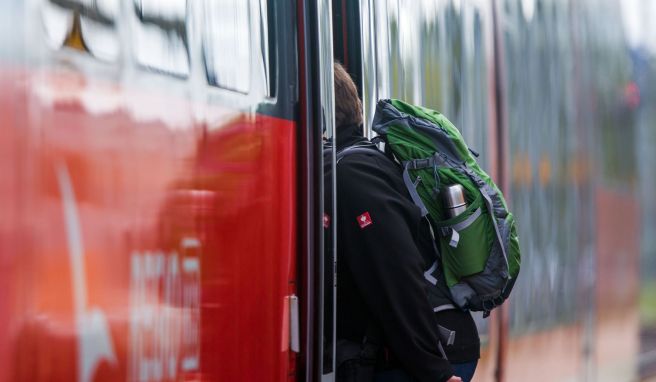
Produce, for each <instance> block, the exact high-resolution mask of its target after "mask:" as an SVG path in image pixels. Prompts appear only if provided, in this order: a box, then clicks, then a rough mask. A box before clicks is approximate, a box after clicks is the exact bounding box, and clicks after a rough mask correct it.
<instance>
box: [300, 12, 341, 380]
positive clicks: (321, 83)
mask: <svg viewBox="0 0 656 382" xmlns="http://www.w3.org/2000/svg"><path fill="white" fill-rule="evenodd" d="M331 4H332V0H318V1H308V0H305V1H304V0H299V1H298V3H297V21H298V23H297V27H298V33H297V37H298V47H299V49H298V61H299V72H298V76H299V121H300V129H299V135H298V138H299V145H298V147H299V153H298V158H299V160H298V163H299V207H300V208H299V213H300V215H299V220H298V221H299V236H298V237H299V249H300V259H299V262H298V264H299V268H298V270H299V275H300V280H301V282H300V286H301V287H300V288H299V289H300V297H301V300H300V311H301V312H300V314H301V320H300V326H301V328H300V331H301V336H300V337H301V338H300V340H301V341H300V342H301V345H300V346H301V349H300V355H301V358H300V360H299V365H298V369H299V370H298V374H297V376H298V379H299V380H301V379H305V380H306V381H334V379H335V373H334V355H335V341H334V334H335V304H336V293H335V282H334V280H335V278H334V270H335V266H334V257H332V259H333V260H332V263H333V264H332V265H333V266H332V271H330V270H327V269H326V268H327V267H329V266H330V264H327V263H326V262H325V259H326V256H331V253H332V254H334V250H335V246H334V240H332V245H331V246H330V248H328V250H327V251H326V250H325V247H324V245H325V243H326V235H330V236H331V237H333V236H334V224H333V225H331V227H332V228H331V229H328V230H326V229H324V216H325V215H326V214H327V215H328V216H334V212H335V201H334V199H333V200H331V201H329V206H330V207H329V208H328V209H329V210H330V211H324V209H325V208H324V205H325V204H324V202H325V201H324V197H325V193H324V159H323V158H324V152H325V151H324V150H329V154H330V157H331V158H334V155H335V153H334V148H330V149H328V148H327V147H325V146H324V138H325V137H326V135H330V134H332V132H333V131H334V124H335V122H334V121H335V114H334V89H333V49H332V16H331V14H332V12H331V8H332V6H331ZM334 163H335V162H334V160H333V161H332V164H331V163H328V165H329V166H334ZM334 173H335V172H334V171H332V174H333V179H334ZM333 186H334V182H333ZM333 195H334V193H333ZM326 252H329V253H326ZM328 259H329V260H330V257H328ZM330 275H332V278H333V281H332V282H329V284H330V286H329V287H328V288H330V289H331V290H327V289H328V288H326V284H325V280H326V277H331V276H330ZM326 312H330V314H326ZM328 328H330V329H329V330H327V329H328ZM326 333H328V334H329V336H330V337H331V338H330V339H327V338H326V336H325V334H326ZM326 344H331V346H330V347H329V348H328V349H326ZM326 351H328V352H329V353H330V354H329V356H328V357H325V354H324V353H325V352H326ZM328 362H330V363H331V364H330V365H328V364H327V363H328ZM324 363H326V365H324Z"/></svg>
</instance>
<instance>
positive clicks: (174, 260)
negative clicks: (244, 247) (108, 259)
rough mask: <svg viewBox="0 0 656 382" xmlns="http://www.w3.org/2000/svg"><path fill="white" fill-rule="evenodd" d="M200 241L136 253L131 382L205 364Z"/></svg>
mask: <svg viewBox="0 0 656 382" xmlns="http://www.w3.org/2000/svg"><path fill="white" fill-rule="evenodd" d="M199 251H200V242H199V241H198V240H197V239H195V238H185V239H183V240H182V241H181V244H180V248H179V252H178V251H170V252H164V251H159V250H156V251H142V252H140V251H134V252H133V253H132V256H131V282H130V342H129V347H130V350H129V365H128V373H129V374H128V375H129V378H130V379H131V380H139V381H162V380H171V379H177V377H178V376H179V374H182V373H185V372H193V371H196V370H198V368H199V366H200V365H199V364H200V354H199V352H200V327H199V326H200V258H199Z"/></svg>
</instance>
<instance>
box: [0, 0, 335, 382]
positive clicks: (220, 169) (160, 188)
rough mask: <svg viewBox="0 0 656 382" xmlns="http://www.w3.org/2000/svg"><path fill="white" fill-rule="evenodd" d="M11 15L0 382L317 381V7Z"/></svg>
mask: <svg viewBox="0 0 656 382" xmlns="http://www.w3.org/2000/svg"><path fill="white" fill-rule="evenodd" d="M6 12H7V16H6V17H7V20H12V19H13V20H21V22H20V23H17V24H13V23H12V25H13V27H14V28H15V36H14V39H15V40H16V41H18V43H17V44H9V43H6V44H5V43H3V50H4V49H5V48H8V51H7V52H6V54H3V55H2V61H1V64H0V72H2V76H1V77H0V84H1V86H2V87H3V88H4V89H5V90H6V91H3V92H2V94H0V114H1V115H2V121H1V122H0V124H1V128H0V142H2V143H0V153H2V154H0V155H1V157H2V164H1V165H0V171H1V173H2V176H1V177H0V200H2V202H0V206H2V208H1V210H2V213H1V214H0V215H1V217H0V239H1V240H0V251H1V252H0V274H1V275H2V277H1V279H2V280H3V281H2V284H3V288H1V289H2V291H1V292H0V327H1V328H2V329H0V381H10V380H12V381H13V380H15V381H28V380H29V381H46V380H48V381H52V380H57V381H73V380H77V381H117V380H134V381H172V380H208V381H209V380H222V381H236V380H243V381H263V380H272V381H273V380H275V381H283V380H295V379H296V375H297V373H313V372H314V371H312V368H313V367H315V366H313V365H315V360H312V359H310V360H307V359H306V358H298V356H297V354H299V353H300V352H301V351H302V354H304V355H308V354H313V353H312V351H308V347H312V346H315V344H314V341H313V339H314V338H321V334H317V333H316V330H317V329H316V326H315V322H316V320H315V319H314V316H313V315H314V314H315V313H314V311H315V309H316V308H315V306H314V305H313V304H315V303H314V302H313V301H315V298H316V301H321V299H320V297H321V293H322V292H321V290H315V289H314V288H315V287H318V286H320V285H322V284H321V283H320V280H315V279H314V276H313V275H315V274H316V275H320V274H322V270H321V269H318V268H317V269H316V270H315V271H313V267H320V266H322V262H315V261H314V259H313V258H310V254H312V256H314V254H315V253H316V252H315V250H318V249H320V248H322V247H321V243H320V240H321V238H320V235H319V234H321V233H322V227H321V220H320V219H319V218H317V217H319V216H321V215H320V211H319V209H318V206H321V205H322V204H321V201H320V200H319V199H318V198H317V199H316V200H315V197H314V196H313V195H314V194H315V192H316V190H317V189H319V187H320V186H321V183H320V182H321V180H322V179H321V175H320V173H319V172H317V169H318V168H320V167H319V166H320V165H321V164H320V155H319V153H320V152H321V150H320V149H319V150H316V147H312V148H311V147H310V146H311V145H312V144H319V145H320V142H321V131H322V127H321V123H320V119H319V118H318V114H316V113H317V112H318V110H319V107H320V106H321V103H320V94H321V93H320V90H321V87H322V86H325V84H322V83H319V82H318V81H315V79H314V77H311V76H309V75H307V76H306V74H309V73H316V72H318V71H320V70H329V73H332V62H331V61H327V62H328V66H327V67H325V62H320V61H319V59H318V51H317V50H316V46H317V44H318V43H317V42H316V41H315V40H317V39H318V28H317V27H316V25H318V23H317V22H313V20H316V19H317V17H318V15H319V14H320V12H319V10H318V8H317V6H316V5H315V4H307V5H306V4H305V3H304V2H298V3H297V4H296V3H293V2H289V3H287V2H274V1H259V0H252V1H228V2H222V3H217V2H214V1H198V2H187V1H185V0H181V1H176V0H172V1H148V0H141V1H135V2H119V1H93V2H90V1H82V0H74V1H58V0H47V1H28V2H22V1H16V2H11V4H10V5H9V6H8V9H7V10H6ZM3 41H4V40H3ZM326 68H327V69H326ZM331 86H332V85H331ZM329 94H331V93H329ZM331 102H332V101H331ZM317 174H318V175H317ZM316 256H317V258H320V256H321V253H320V252H319V253H317V254H316ZM301 269H302V270H301ZM299 275H304V276H302V277H299ZM300 283H302V285H301V284H300ZM299 296H301V297H302V298H301V299H300V301H301V304H299ZM301 315H305V316H303V326H302V327H301V325H300V322H301ZM308 323H309V324H308ZM301 330H303V335H301ZM301 340H303V341H304V342H303V343H301ZM316 348H317V349H321V345H319V344H317V345H316ZM306 365H307V366H306ZM316 368H317V370H318V369H319V368H318V367H316Z"/></svg>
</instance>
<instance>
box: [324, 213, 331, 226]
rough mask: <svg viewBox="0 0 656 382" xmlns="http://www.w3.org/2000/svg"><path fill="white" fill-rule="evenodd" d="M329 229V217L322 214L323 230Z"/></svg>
mask: <svg viewBox="0 0 656 382" xmlns="http://www.w3.org/2000/svg"><path fill="white" fill-rule="evenodd" d="M328 227H330V215H328V214H323V228H328Z"/></svg>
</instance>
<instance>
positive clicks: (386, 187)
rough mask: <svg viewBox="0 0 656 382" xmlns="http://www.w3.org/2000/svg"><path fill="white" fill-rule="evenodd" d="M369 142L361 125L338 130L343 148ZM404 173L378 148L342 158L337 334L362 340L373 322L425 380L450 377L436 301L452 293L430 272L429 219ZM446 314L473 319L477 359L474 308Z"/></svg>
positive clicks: (407, 366) (397, 354) (402, 359)
mask: <svg viewBox="0 0 656 382" xmlns="http://www.w3.org/2000/svg"><path fill="white" fill-rule="evenodd" d="M362 143H366V140H365V139H364V138H363V137H362V134H361V130H360V129H359V128H356V127H348V128H341V129H340V130H339V131H338V141H337V150H338V151H339V150H342V149H344V148H345V147H348V146H351V145H354V144H362ZM401 174H402V173H401V169H400V167H399V165H398V164H396V163H395V162H393V161H392V160H391V159H390V158H386V157H385V156H384V155H381V154H380V153H377V152H374V151H373V149H372V151H371V152H370V153H369V152H364V153H362V152H358V153H353V154H350V155H347V156H345V157H344V158H343V159H342V160H341V161H340V162H339V166H338V170H337V203H338V204H337V211H338V213H337V219H336V221H337V230H338V231H337V239H338V242H337V254H338V255H337V256H338V261H337V277H338V281H337V301H338V311H337V337H338V339H347V340H351V341H362V339H363V337H364V336H365V333H366V332H367V327H368V326H370V325H372V323H374V324H375V325H377V326H378V327H379V328H380V329H381V331H382V334H383V338H384V342H385V344H386V346H387V348H389V350H390V351H391V352H392V353H393V356H394V358H396V359H397V360H398V361H399V363H400V364H401V365H402V366H403V368H404V369H405V370H406V371H408V372H409V373H410V374H412V375H413V376H414V377H415V378H417V379H418V380H419V381H432V382H436V381H446V380H448V379H449V377H451V376H452V375H453V370H452V368H451V366H450V364H449V362H448V361H446V360H445V359H443V358H442V356H441V355H440V352H439V350H438V346H437V344H438V330H437V324H438V321H437V319H436V316H435V314H434V313H433V308H434V307H435V306H436V305H440V304H441V303H443V302H446V303H449V302H450V301H449V299H448V297H447V296H448V292H445V289H444V288H446V285H445V284H444V280H440V282H439V283H438V284H439V285H432V284H431V283H429V282H428V281H427V279H426V278H425V277H424V272H426V271H427V270H428V269H430V268H431V265H432V264H433V263H434V261H435V259H436V257H435V252H434V250H433V247H432V243H431V239H430V237H431V236H430V230H429V226H428V223H427V221H426V219H424V218H422V217H421V214H420V211H419V209H418V208H417V207H416V206H415V205H414V204H413V203H412V200H411V198H410V196H409V194H408V192H407V189H406V187H405V185H404V183H403V179H402V175H401ZM438 274H439V272H435V273H434V275H435V276H438ZM429 296H431V297H429ZM440 314H443V313H440ZM445 314H446V316H449V317H453V315H454V314H455V315H456V316H458V315H462V316H463V318H464V319H465V320H468V321H469V323H468V324H467V330H468V331H469V332H470V333H468V334H467V335H468V336H469V337H472V333H471V332H472V328H473V336H475V344H473V345H470V346H469V347H468V349H466V350H467V352H468V353H469V354H465V355H464V356H460V357H459V358H460V360H459V361H460V362H463V361H467V360H475V359H477V358H478V334H477V332H476V327H475V325H474V324H473V321H472V319H471V316H470V315H469V313H467V312H460V311H454V310H451V311H449V313H445ZM438 318H439V316H438ZM450 329H453V328H450ZM462 334H463V332H462V331H461V332H460V333H459V335H462ZM465 337H467V336H465ZM456 345H457V344H456ZM461 347H462V346H461ZM445 350H446V351H447V355H449V349H447V348H445ZM467 352H466V353H467ZM474 353H475V354H474ZM449 357H451V356H449ZM467 358H471V359H467Z"/></svg>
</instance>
